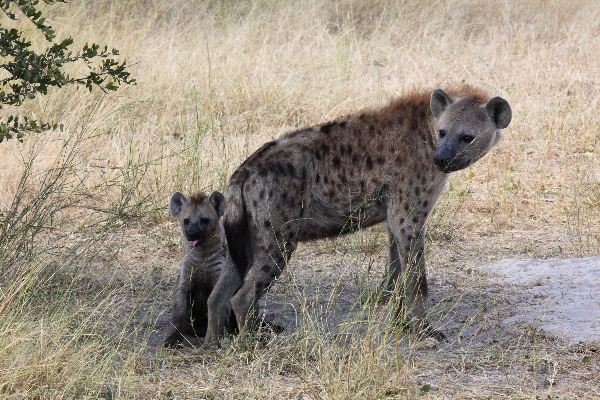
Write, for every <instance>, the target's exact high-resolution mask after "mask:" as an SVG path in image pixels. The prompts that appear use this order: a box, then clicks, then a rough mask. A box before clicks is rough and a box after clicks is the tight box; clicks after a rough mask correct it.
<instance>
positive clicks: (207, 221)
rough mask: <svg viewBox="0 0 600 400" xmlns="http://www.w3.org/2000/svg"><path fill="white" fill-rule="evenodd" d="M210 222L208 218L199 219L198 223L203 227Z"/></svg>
mask: <svg viewBox="0 0 600 400" xmlns="http://www.w3.org/2000/svg"><path fill="white" fill-rule="evenodd" d="M209 222H210V220H209V219H208V218H200V223H201V224H203V225H207V224H208V223H209Z"/></svg>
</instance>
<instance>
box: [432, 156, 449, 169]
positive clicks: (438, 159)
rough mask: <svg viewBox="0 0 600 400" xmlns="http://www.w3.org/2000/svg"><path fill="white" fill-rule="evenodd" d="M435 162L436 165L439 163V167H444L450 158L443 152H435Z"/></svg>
mask: <svg viewBox="0 0 600 400" xmlns="http://www.w3.org/2000/svg"><path fill="white" fill-rule="evenodd" d="M433 162H434V163H435V165H437V166H438V167H440V168H442V167H445V166H446V165H447V164H448V158H446V157H445V156H444V155H442V154H435V155H434V156H433Z"/></svg>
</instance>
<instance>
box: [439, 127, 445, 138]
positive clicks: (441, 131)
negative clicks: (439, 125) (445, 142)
mask: <svg viewBox="0 0 600 400" xmlns="http://www.w3.org/2000/svg"><path fill="white" fill-rule="evenodd" d="M439 135H440V139H443V138H444V137H445V136H446V131H445V130H443V129H440V131H439Z"/></svg>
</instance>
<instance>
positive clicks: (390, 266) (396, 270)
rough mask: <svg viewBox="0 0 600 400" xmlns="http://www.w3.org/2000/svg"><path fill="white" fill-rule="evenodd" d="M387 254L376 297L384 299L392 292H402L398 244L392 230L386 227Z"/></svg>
mask: <svg viewBox="0 0 600 400" xmlns="http://www.w3.org/2000/svg"><path fill="white" fill-rule="evenodd" d="M388 238H389V255H388V263H387V268H386V271H385V276H384V279H383V282H382V284H381V286H380V288H379V291H378V294H377V299H378V300H380V301H384V300H387V299H389V298H390V296H391V295H393V294H394V293H396V292H398V293H402V292H403V289H402V287H401V285H402V279H399V277H400V273H401V272H402V263H401V262H400V252H399V251H398V244H397V242H396V239H395V238H394V234H393V233H392V231H390V230H389V229H388Z"/></svg>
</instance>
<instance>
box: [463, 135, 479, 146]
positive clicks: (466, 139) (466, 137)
mask: <svg viewBox="0 0 600 400" xmlns="http://www.w3.org/2000/svg"><path fill="white" fill-rule="evenodd" d="M473 140H475V136H473V135H462V136H461V137H460V141H461V142H463V143H466V144H469V143H471V142H472V141H473Z"/></svg>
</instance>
